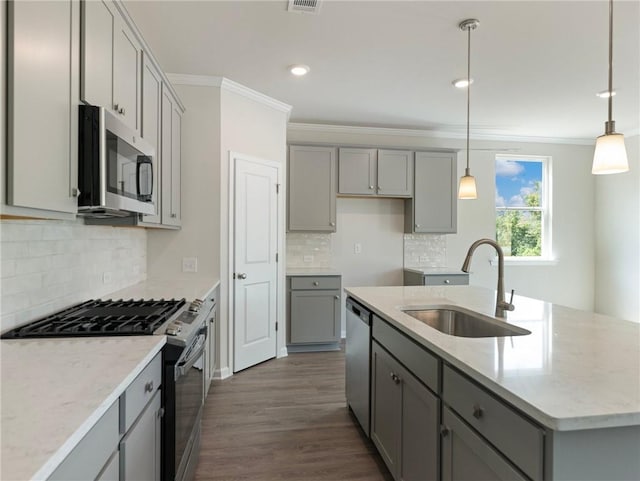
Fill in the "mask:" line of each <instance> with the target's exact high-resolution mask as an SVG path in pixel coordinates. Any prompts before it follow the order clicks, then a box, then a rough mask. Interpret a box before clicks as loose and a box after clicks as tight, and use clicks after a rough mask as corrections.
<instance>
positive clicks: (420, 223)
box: [405, 152, 458, 234]
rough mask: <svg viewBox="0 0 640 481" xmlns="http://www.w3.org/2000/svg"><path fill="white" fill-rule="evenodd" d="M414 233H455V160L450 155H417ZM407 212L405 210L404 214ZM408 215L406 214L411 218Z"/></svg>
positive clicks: (420, 153) (425, 153)
mask: <svg viewBox="0 0 640 481" xmlns="http://www.w3.org/2000/svg"><path fill="white" fill-rule="evenodd" d="M414 176H415V187H414V194H413V209H408V210H412V211H413V212H412V214H413V219H412V220H413V230H412V231H413V232H419V233H440V234H446V233H454V232H456V230H457V208H458V204H457V198H456V159H455V156H454V155H453V154H449V153H434V152H416V158H415V169H414ZM406 213H407V211H405V214H406ZM410 214H411V213H409V215H410Z"/></svg>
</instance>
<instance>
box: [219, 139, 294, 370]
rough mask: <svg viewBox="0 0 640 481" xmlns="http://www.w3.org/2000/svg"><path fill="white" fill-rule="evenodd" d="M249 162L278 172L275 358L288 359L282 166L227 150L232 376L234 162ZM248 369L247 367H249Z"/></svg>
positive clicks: (231, 364)
mask: <svg viewBox="0 0 640 481" xmlns="http://www.w3.org/2000/svg"><path fill="white" fill-rule="evenodd" d="M237 159H241V160H248V161H250V162H255V163H257V164H261V165H265V166H268V167H274V168H275V169H276V172H277V178H278V184H279V185H280V188H279V195H278V199H277V227H276V235H277V241H276V242H277V246H278V262H277V264H276V322H277V323H278V331H277V333H276V352H275V354H276V357H277V358H280V357H285V356H287V345H286V325H287V324H286V320H285V313H286V311H285V305H284V300H285V298H286V296H285V281H286V269H285V268H284V265H285V260H286V259H285V255H284V248H285V245H284V237H285V221H286V219H285V191H284V180H285V179H284V176H285V170H286V169H285V165H284V164H282V163H280V162H276V161H273V160H268V159H263V158H260V157H255V156H252V155H245V154H242V153H240V152H235V151H232V150H230V151H229V169H228V179H227V180H228V184H227V185H228V197H227V202H228V205H229V225H228V230H227V231H228V236H229V237H228V239H227V253H226V255H227V259H228V263H227V266H228V268H227V273H226V274H227V276H226V277H227V279H226V280H227V285H228V286H229V289H228V290H227V306H228V308H227V313H228V319H229V322H228V326H229V327H228V329H227V353H228V362H229V371H230V372H229V375H232V374H233V373H234V369H235V365H234V364H235V350H234V342H233V337H234V335H235V304H234V299H235V282H234V279H233V273H234V272H233V271H234V262H235V218H236V217H235V216H236V212H235V195H236V183H235V174H236V160H237ZM249 369H250V368H249Z"/></svg>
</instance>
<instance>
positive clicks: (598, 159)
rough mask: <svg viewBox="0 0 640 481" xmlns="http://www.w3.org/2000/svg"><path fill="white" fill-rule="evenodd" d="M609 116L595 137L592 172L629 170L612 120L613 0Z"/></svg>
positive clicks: (610, 29) (619, 137)
mask: <svg viewBox="0 0 640 481" xmlns="http://www.w3.org/2000/svg"><path fill="white" fill-rule="evenodd" d="M608 92H609V97H608V107H609V117H608V120H607V121H606V122H605V124H604V135H601V136H600V137H598V138H597V139H596V150H595V152H594V154H593V166H592V167H591V173H592V174H597V175H601V174H619V173H622V172H627V171H628V170H629V161H628V160H627V149H626V148H625V146H624V136H623V135H622V134H618V133H616V131H615V130H616V123H615V122H614V121H613V115H612V111H613V93H614V90H613V0H609V89H608Z"/></svg>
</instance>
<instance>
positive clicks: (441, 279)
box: [403, 268, 469, 286]
mask: <svg viewBox="0 0 640 481" xmlns="http://www.w3.org/2000/svg"><path fill="white" fill-rule="evenodd" d="M403 279H404V285H405V286H466V285H468V284H469V274H467V273H465V272H460V273H455V274H454V273H446V274H430V273H426V272H424V270H421V269H409V268H406V269H404V271H403Z"/></svg>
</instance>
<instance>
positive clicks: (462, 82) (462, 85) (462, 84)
mask: <svg viewBox="0 0 640 481" xmlns="http://www.w3.org/2000/svg"><path fill="white" fill-rule="evenodd" d="M451 83H452V84H453V86H454V87H455V88H457V89H466V88H467V87H468V86H469V84H472V83H473V79H471V81H468V80H467V79H466V78H459V79H456V80H454V81H453V82H451Z"/></svg>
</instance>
